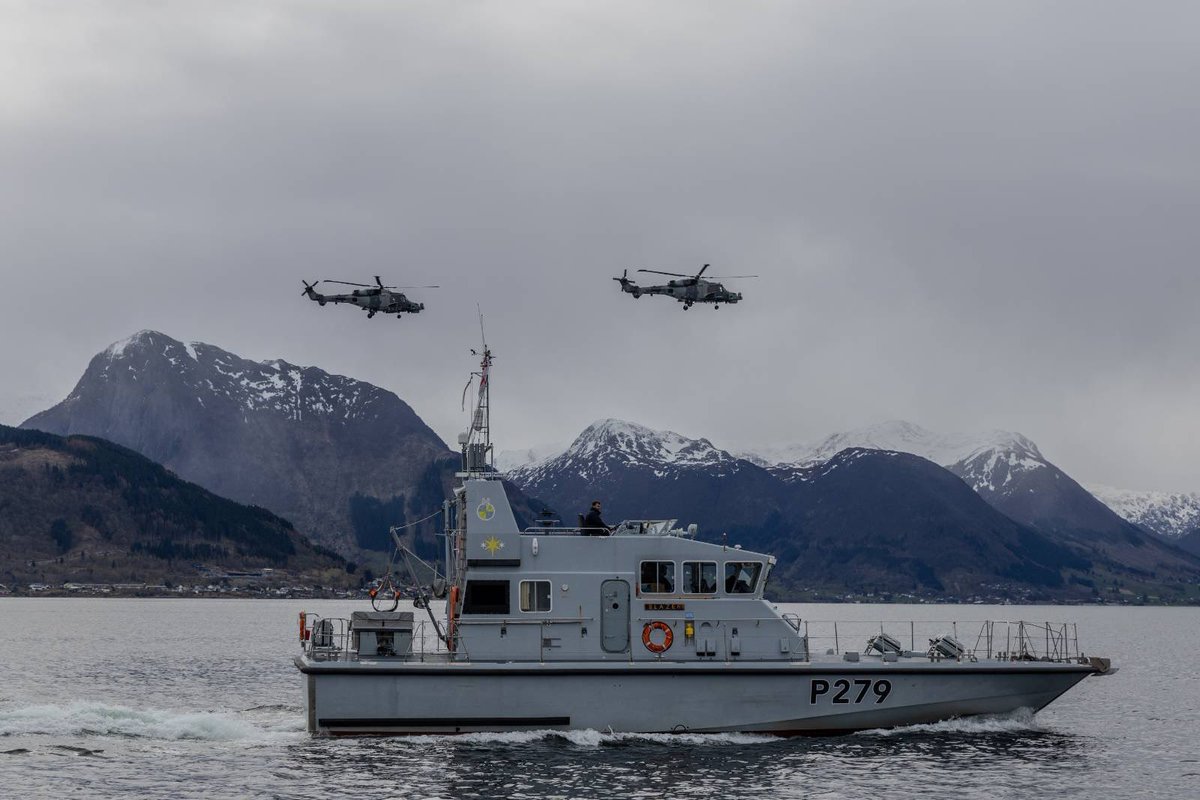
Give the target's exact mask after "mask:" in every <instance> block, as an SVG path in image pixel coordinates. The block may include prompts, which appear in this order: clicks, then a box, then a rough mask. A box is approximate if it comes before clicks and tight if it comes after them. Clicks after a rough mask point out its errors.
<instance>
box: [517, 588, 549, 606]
mask: <svg viewBox="0 0 1200 800" xmlns="http://www.w3.org/2000/svg"><path fill="white" fill-rule="evenodd" d="M521 610H522V611H549V610H550V581H521Z"/></svg>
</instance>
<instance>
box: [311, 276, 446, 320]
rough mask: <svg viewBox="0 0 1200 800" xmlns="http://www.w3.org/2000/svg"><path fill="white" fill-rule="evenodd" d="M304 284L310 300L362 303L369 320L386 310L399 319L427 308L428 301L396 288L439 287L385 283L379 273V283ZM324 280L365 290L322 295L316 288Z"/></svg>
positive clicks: (357, 304)
mask: <svg viewBox="0 0 1200 800" xmlns="http://www.w3.org/2000/svg"><path fill="white" fill-rule="evenodd" d="M301 283H303V284H304V291H303V292H302V294H303V295H304V296H305V297H307V298H308V299H309V300H314V301H316V303H317V304H318V305H322V306H323V305H325V304H326V303H349V304H350V305H354V306H358V307H359V308H361V309H363V310H364V311H366V312H367V319H370V318H371V317H373V316H375V315H376V314H378V313H380V312H382V313H384V314H395V315H396V319H403V316H404V314H419V313H420V312H421V310H422V309H424V308H425V304H424V303H414V302H413V301H411V300H409V299H408V298H407V297H405V296H404V293H403V292H399V291H393V290H394V289H437V288H438V287H437V286H384V285H383V281H381V280H380V279H379V276H378V275H376V276H375V285H373V286H372V285H371V284H369V283H351V282H350V281H333V280H328V279H326V280H324V281H315V282H314V283H309V282H308V281H301ZM320 283H337V284H341V285H342V286H361V287H363V288H361V289H355V290H354V291H352V292H350V294H321V293H320V292H318V291H317V290H316V287H317V285H318V284H320Z"/></svg>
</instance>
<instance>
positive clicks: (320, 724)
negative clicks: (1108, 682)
mask: <svg viewBox="0 0 1200 800" xmlns="http://www.w3.org/2000/svg"><path fill="white" fill-rule="evenodd" d="M296 665H297V667H298V668H299V669H300V670H301V671H302V672H303V673H304V674H305V678H306V685H307V693H306V694H307V703H306V711H307V716H308V728H309V730H310V731H311V732H313V733H316V734H319V735H403V734H445V733H450V734H453V733H470V732H477V731H520V730H540V729H562V730H567V729H595V730H612V731H616V732H640V733H670V732H684V731H688V732H695V733H709V732H711V733H716V732H758V733H767V734H775V735H805V734H808V735H815V734H840V733H850V732H853V731H857V730H865V729H871V728H888V727H895V726H899V725H912V724H918V723H929V722H937V721H940V720H945V719H950V718H954V717H966V716H974V715H980V714H1004V713H1009V712H1013V711H1017V710H1018V709H1030V710H1032V711H1038V710H1040V709H1042V708H1044V707H1045V706H1046V705H1047V704H1049V703H1050V702H1052V701H1053V700H1054V699H1055V698H1057V697H1058V696H1059V695H1061V694H1062V693H1063V692H1066V691H1067V690H1068V689H1070V688H1071V687H1072V686H1074V685H1075V684H1077V683H1079V682H1080V681H1081V680H1083V679H1084V678H1086V677H1087V676H1088V675H1091V674H1095V672H1096V670H1094V669H1093V668H1091V667H1089V666H1086V665H1081V664H1063V663H1046V662H978V663H969V662H963V663H959V662H921V661H914V662H910V663H902V662H901V663H881V662H874V661H873V662H860V663H846V662H816V663H809V662H792V663H789V662H785V663H780V662H775V663H731V664H716V663H706V664H705V663H702V664H695V663H671V662H660V663H633V664H611V663H610V664H602V665H597V664H595V663H594V662H593V663H582V662H580V663H545V664H537V663H533V664H529V663H507V664H480V663H429V662H425V663H421V662H403V663H398V662H393V663H387V662H383V661H377V662H361V661H360V662H349V663H348V662H321V661H311V660H309V659H307V658H305V657H302V656H301V657H297V659H296Z"/></svg>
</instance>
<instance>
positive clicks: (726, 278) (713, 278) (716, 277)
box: [708, 275, 758, 281]
mask: <svg viewBox="0 0 1200 800" xmlns="http://www.w3.org/2000/svg"><path fill="white" fill-rule="evenodd" d="M757 277H758V276H757V275H709V276H708V279H709V280H710V281H729V280H733V279H734V278H757Z"/></svg>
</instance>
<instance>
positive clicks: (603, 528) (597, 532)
mask: <svg viewBox="0 0 1200 800" xmlns="http://www.w3.org/2000/svg"><path fill="white" fill-rule="evenodd" d="M610 533H612V528H610V527H608V525H606V524H605V523H604V520H603V519H601V518H600V501H599V500H593V501H592V510H591V511H589V512H588V513H587V516H586V517H584V518H583V534H584V535H585V536H608V535H609V534H610Z"/></svg>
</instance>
